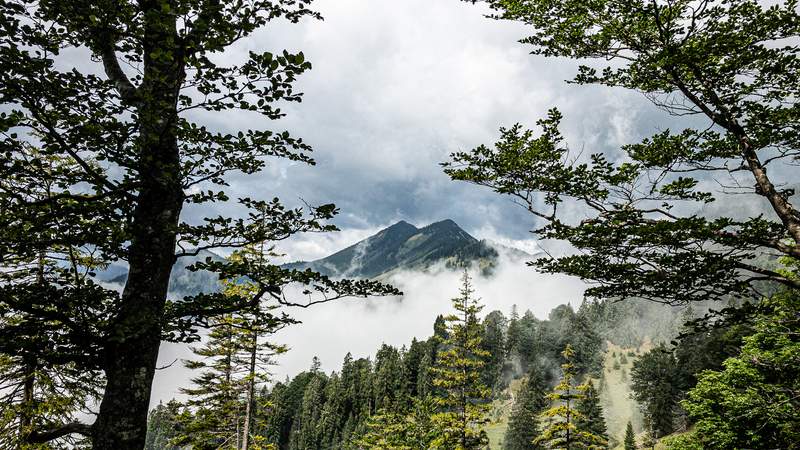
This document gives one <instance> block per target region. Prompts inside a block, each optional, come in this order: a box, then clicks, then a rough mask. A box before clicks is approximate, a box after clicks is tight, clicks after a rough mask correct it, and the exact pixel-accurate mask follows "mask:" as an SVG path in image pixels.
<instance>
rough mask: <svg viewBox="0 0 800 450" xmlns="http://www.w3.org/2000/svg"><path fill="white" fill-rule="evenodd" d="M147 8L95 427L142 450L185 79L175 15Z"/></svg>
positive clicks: (108, 439)
mask: <svg viewBox="0 0 800 450" xmlns="http://www.w3.org/2000/svg"><path fill="white" fill-rule="evenodd" d="M140 5H141V6H142V9H143V10H144V22H145V24H144V38H143V41H142V42H143V44H144V46H143V55H144V76H143V80H142V84H141V86H140V87H139V91H140V93H141V95H140V99H141V100H140V101H139V103H138V105H137V113H138V121H139V133H140V134H139V141H138V143H137V144H138V148H137V150H138V160H137V163H138V167H136V169H137V170H138V177H137V178H138V181H139V190H138V196H137V199H136V203H135V209H134V212H133V222H132V224H131V243H130V247H129V250H128V264H129V272H128V280H127V282H126V284H125V288H124V289H123V292H122V296H121V301H120V305H119V309H118V311H117V314H116V316H115V317H114V319H113V321H112V323H111V325H110V328H109V331H108V336H107V337H106V343H105V348H104V359H103V369H104V371H105V375H106V378H107V385H106V388H105V394H104V396H103V400H102V402H101V404H100V411H99V414H98V416H97V420H96V421H95V424H94V426H93V430H92V431H93V443H94V448H95V449H98V450H141V449H142V448H143V447H144V444H145V436H146V434H147V413H148V408H149V403H150V389H151V385H152V381H153V375H154V374H155V367H156V360H157V358H158V350H159V345H160V343H161V331H162V321H163V313H164V305H165V302H166V297H167V288H168V285H169V276H170V272H171V271H172V266H173V264H174V262H175V244H176V236H177V228H178V218H179V215H180V212H181V207H182V205H183V190H182V184H181V171H180V155H179V150H178V142H177V133H176V128H177V118H178V116H177V95H178V92H179V90H180V86H181V83H182V82H183V79H184V73H183V63H182V56H181V54H180V52H179V51H178V48H179V46H178V45H177V39H178V38H177V31H176V24H175V16H173V15H171V14H165V13H163V12H161V2H159V1H155V0H150V1H144V0H143V1H141V2H140Z"/></svg>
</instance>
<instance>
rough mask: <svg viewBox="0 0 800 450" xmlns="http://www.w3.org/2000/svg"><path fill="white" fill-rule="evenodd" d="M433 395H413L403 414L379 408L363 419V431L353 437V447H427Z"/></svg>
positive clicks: (395, 449) (398, 449) (387, 449)
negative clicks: (418, 397) (354, 438)
mask: <svg viewBox="0 0 800 450" xmlns="http://www.w3.org/2000/svg"><path fill="white" fill-rule="evenodd" d="M436 406H437V405H436V401H435V399H434V398H433V397H430V396H428V397H424V398H421V399H414V400H413V404H412V407H411V410H410V411H409V412H407V413H405V414H402V413H397V412H392V411H386V410H381V411H379V412H378V414H375V415H374V416H372V417H370V419H369V420H368V421H367V425H366V432H365V433H364V434H363V435H362V436H360V437H359V438H358V439H356V440H355V442H354V446H355V448H357V449H359V450H360V449H378V448H379V449H383V450H428V449H430V448H432V447H431V442H432V441H433V440H434V439H435V438H436V433H437V431H436V429H435V427H434V424H433V423H432V421H431V419H432V417H433V416H434V414H435V411H436Z"/></svg>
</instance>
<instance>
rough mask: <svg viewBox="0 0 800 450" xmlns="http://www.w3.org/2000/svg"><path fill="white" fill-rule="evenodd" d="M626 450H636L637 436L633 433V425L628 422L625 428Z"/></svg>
mask: <svg viewBox="0 0 800 450" xmlns="http://www.w3.org/2000/svg"><path fill="white" fill-rule="evenodd" d="M624 446H625V450H636V434H635V433H634V432H633V425H632V424H631V423H630V422H628V426H626V427H625V441H624Z"/></svg>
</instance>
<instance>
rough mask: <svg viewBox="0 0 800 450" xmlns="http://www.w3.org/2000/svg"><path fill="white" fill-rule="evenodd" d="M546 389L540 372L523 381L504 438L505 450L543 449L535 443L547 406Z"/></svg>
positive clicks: (535, 372) (529, 375) (534, 372)
mask: <svg viewBox="0 0 800 450" xmlns="http://www.w3.org/2000/svg"><path fill="white" fill-rule="evenodd" d="M545 389H546V384H545V380H544V378H543V377H542V376H541V375H540V374H539V372H538V371H531V372H530V373H529V374H528V376H527V377H526V379H525V380H523V382H522V385H521V386H520V388H519V393H518V394H517V396H516V398H515V400H514V409H513V410H512V411H511V417H510V418H509V421H508V429H507V430H506V434H505V437H504V438H503V450H535V449H540V448H541V446H540V445H538V444H534V443H533V441H534V439H536V437H537V436H538V435H539V415H540V414H541V412H542V410H543V409H544V408H545V407H546V406H547V399H546V398H545V395H546V394H545Z"/></svg>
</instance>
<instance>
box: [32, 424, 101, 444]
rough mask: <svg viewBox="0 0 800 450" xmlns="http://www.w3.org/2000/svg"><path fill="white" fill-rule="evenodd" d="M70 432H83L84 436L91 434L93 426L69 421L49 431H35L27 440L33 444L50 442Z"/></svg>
mask: <svg viewBox="0 0 800 450" xmlns="http://www.w3.org/2000/svg"><path fill="white" fill-rule="evenodd" d="M69 434H81V435H83V436H91V435H92V426H91V425H88V424H85V423H80V422H72V423H67V424H64V425H61V426H59V427H56V428H53V429H51V430H47V431H33V432H31V433H30V434H29V435H28V436H27V438H26V439H25V440H26V441H27V442H29V443H31V444H43V443H45V442H49V441H52V440H54V439H58V438H61V437H64V436H67V435H69Z"/></svg>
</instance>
